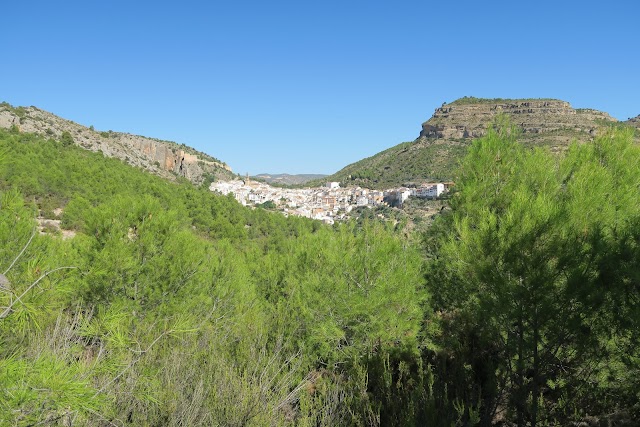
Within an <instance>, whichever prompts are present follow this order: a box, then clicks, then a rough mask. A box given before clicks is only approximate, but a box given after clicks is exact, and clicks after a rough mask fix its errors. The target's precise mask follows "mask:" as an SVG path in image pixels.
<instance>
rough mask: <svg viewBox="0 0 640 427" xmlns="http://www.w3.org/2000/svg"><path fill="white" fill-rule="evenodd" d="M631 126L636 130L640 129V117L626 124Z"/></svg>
mask: <svg viewBox="0 0 640 427" xmlns="http://www.w3.org/2000/svg"><path fill="white" fill-rule="evenodd" d="M625 123H626V124H628V125H629V126H633V127H635V128H638V129H640V115H638V116H636V117H633V118H631V119H629V120H627V121H626V122H625Z"/></svg>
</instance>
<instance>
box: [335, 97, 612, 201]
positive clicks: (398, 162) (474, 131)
mask: <svg viewBox="0 0 640 427" xmlns="http://www.w3.org/2000/svg"><path fill="white" fill-rule="evenodd" d="M499 113H503V114H506V115H507V116H509V117H510V118H511V121H512V123H513V124H514V125H516V126H517V127H519V128H520V130H521V131H522V135H521V137H520V140H521V141H522V142H523V143H524V144H526V145H532V146H533V145H538V146H548V147H550V148H551V149H552V150H554V151H557V150H563V149H565V148H566V147H567V146H568V144H569V143H570V142H571V141H572V140H578V141H582V142H586V141H591V140H592V139H593V138H594V136H595V135H596V133H597V132H598V129H599V128H600V127H602V126H603V125H610V124H613V123H616V122H617V120H616V119H614V118H612V117H611V116H610V115H609V114H607V113H603V112H600V111H597V110H592V109H574V108H573V107H571V105H570V104H569V103H568V102H565V101H560V100H556V99H482V98H472V97H465V98H461V99H458V100H456V101H454V102H451V103H449V104H443V105H442V107H440V108H437V109H436V111H435V113H434V114H433V116H432V117H431V118H430V119H429V120H428V121H426V122H424V123H423V124H422V131H421V132H420V135H419V137H418V138H417V139H416V140H415V141H412V142H405V143H402V144H399V145H396V146H395V147H391V148H389V149H387V150H385V151H382V152H381V153H378V154H376V155H374V156H372V157H368V158H366V159H363V160H360V161H358V162H356V163H353V164H351V165H348V166H346V167H345V168H343V169H342V170H340V171H338V172H337V173H335V174H333V175H330V176H328V177H326V180H327V181H340V182H342V183H343V184H345V185H360V186H363V187H369V188H378V189H383V188H389V187H393V186H400V185H405V184H408V183H412V182H421V181H425V180H449V179H452V178H453V175H454V170H455V167H456V164H457V163H458V161H459V160H460V159H461V158H462V156H463V155H464V153H465V152H466V149H467V147H468V146H469V145H470V144H471V142H472V141H473V140H474V139H476V138H478V137H481V136H483V135H484V134H485V132H486V129H487V126H488V125H489V123H491V121H492V120H493V119H494V118H495V117H496V115H498V114H499Z"/></svg>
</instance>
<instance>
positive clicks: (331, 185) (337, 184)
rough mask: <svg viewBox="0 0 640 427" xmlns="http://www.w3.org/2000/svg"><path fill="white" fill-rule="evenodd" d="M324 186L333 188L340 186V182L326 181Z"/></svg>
mask: <svg viewBox="0 0 640 427" xmlns="http://www.w3.org/2000/svg"><path fill="white" fill-rule="evenodd" d="M326 187H327V188H330V189H331V190H335V189H338V188H340V183H339V182H335V181H331V182H327V185H326Z"/></svg>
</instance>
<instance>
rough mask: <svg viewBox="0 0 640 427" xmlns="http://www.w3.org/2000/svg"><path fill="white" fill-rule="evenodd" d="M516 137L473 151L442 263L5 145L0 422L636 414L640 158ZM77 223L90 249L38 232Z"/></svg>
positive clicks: (80, 240)
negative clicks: (544, 146) (40, 219)
mask: <svg viewBox="0 0 640 427" xmlns="http://www.w3.org/2000/svg"><path fill="white" fill-rule="evenodd" d="M516 136H517V134H516V133H515V132H514V130H513V129H511V128H509V126H508V124H503V125H502V126H501V127H498V128H497V130H495V131H492V132H490V133H489V134H488V135H487V136H486V137H485V138H482V139H481V140H479V141H477V142H476V143H474V145H473V147H472V148H471V150H470V152H469V155H468V157H467V159H466V160H465V162H464V164H463V165H462V168H461V170H460V178H459V180H458V181H457V188H459V192H458V193H457V194H456V195H455V196H454V197H453V198H452V201H451V207H452V209H451V210H450V211H446V210H445V211H444V212H445V213H444V214H443V215H440V216H439V218H438V220H437V221H436V223H435V225H434V226H433V227H432V228H431V229H430V230H429V231H428V234H426V235H425V240H424V244H423V250H422V251H420V250H419V249H420V248H418V247H416V246H415V245H413V244H412V243H411V242H408V241H407V240H406V238H405V236H403V233H398V230H397V228H398V226H397V225H396V226H391V225H385V224H381V223H378V222H376V220H375V218H364V217H363V218H362V219H361V220H360V221H358V222H353V223H343V224H337V225H335V226H333V227H328V226H324V225H322V224H320V223H318V222H314V221H310V220H306V219H300V218H284V217H282V216H281V215H279V214H277V213H273V212H268V211H265V210H264V209H255V210H250V209H246V208H243V207H242V206H240V205H239V204H238V203H236V201H235V200H234V199H233V198H232V197H221V196H216V195H213V194H211V193H209V192H208V191H206V189H202V188H196V187H194V186H192V185H191V184H190V183H188V182H186V181H179V182H177V183H170V182H167V181H164V180H162V179H160V178H157V177H154V176H151V175H148V174H146V173H144V172H142V171H139V170H136V169H134V168H131V167H129V166H126V165H124V164H122V163H121V162H119V161H117V160H113V159H107V158H104V157H103V156H101V155H100V154H95V153H89V152H86V151H83V150H81V149H79V148H77V147H75V146H67V145H66V144H63V143H61V142H55V141H45V140H42V139H40V138H37V137H34V136H32V135H25V134H20V133H0V153H3V157H2V159H1V161H0V187H1V190H2V199H1V200H0V273H4V276H3V277H0V279H1V281H0V384H2V386H3V387H2V388H0V424H2V425H4V424H7V425H35V424H40V425H96V426H101V425H157V426H161V425H162V426H165V425H203V426H205V425H206V426H211V425H225V426H226V425H230V426H246V425H255V426H264V425H272V426H278V425H282V426H285V425H297V426H335V425H347V426H348V425H353V426H411V425H442V426H450V425H477V424H479V425H490V424H492V423H500V422H503V423H511V422H515V423H517V424H519V425H554V424H557V425H567V424H568V423H570V422H573V421H579V420H582V419H584V418H585V417H586V416H587V415H592V416H602V415H607V414H609V415H610V414H614V416H616V417H621V418H626V419H633V418H634V417H638V416H639V414H638V411H639V409H640V408H638V406H637V402H638V399H639V398H640V396H638V390H639V389H640V384H638V379H637V378H640V375H638V373H639V372H638V367H639V363H640V355H639V354H638V346H637V343H638V338H639V337H638V332H637V331H638V330H639V329H638V326H639V325H638V321H639V320H640V316H639V313H638V310H639V308H638V307H640V305H639V304H638V295H639V293H638V292H639V289H638V284H637V277H638V263H637V260H638V255H639V254H638V249H639V248H638V241H640V236H638V231H637V230H640V228H638V225H639V223H640V208H639V207H638V204H637V200H638V196H639V194H638V188H640V169H638V167H637V165H638V162H640V150H639V149H638V147H637V146H635V145H632V143H631V142H630V141H631V136H630V135H629V134H626V133H624V132H622V131H619V130H618V131H612V132H610V133H607V134H604V135H603V136H601V137H600V138H598V140H597V141H596V142H595V143H594V144H591V145H584V146H576V147H573V148H572V149H571V150H570V152H569V153H568V154H567V155H566V157H564V158H562V159H559V158H555V157H553V156H552V155H550V154H549V153H547V152H545V151H542V150H539V151H534V152H530V151H526V150H524V149H523V148H522V147H521V146H520V145H519V144H518V143H517V142H516ZM56 208H64V212H63V213H62V224H63V227H65V228H67V229H73V230H75V231H76V232H77V235H76V236H75V237H73V238H72V239H68V240H63V239H62V238H61V237H60V236H56V235H46V236H41V235H39V234H34V230H35V225H36V224H35V220H34V218H35V217H36V216H37V214H38V212H40V214H43V215H45V216H48V217H55V210H56ZM23 249H24V250H23Z"/></svg>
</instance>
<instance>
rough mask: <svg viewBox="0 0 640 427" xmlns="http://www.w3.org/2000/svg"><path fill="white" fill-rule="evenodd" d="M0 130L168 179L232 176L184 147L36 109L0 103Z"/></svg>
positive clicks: (197, 181) (207, 157)
mask: <svg viewBox="0 0 640 427" xmlns="http://www.w3.org/2000/svg"><path fill="white" fill-rule="evenodd" d="M0 128H6V129H10V128H15V129H16V130H18V131H21V132H30V133H35V134H39V135H42V136H44V137H47V138H52V139H58V140H62V141H63V142H67V143H75V144H77V145H79V146H81V147H83V148H85V149H87V150H91V151H100V152H102V153H103V154H104V155H105V156H108V157H116V158H118V159H121V160H123V161H125V162H126V163H128V164H130V165H133V166H138V167H141V168H143V169H145V170H147V171H149V172H151V173H154V174H156V175H160V176H163V177H165V178H169V179H175V177H177V176H183V177H185V178H187V179H188V180H190V181H192V182H193V183H195V184H200V183H201V182H203V181H204V180H205V179H207V178H209V179H211V178H215V179H229V178H231V177H233V176H234V174H233V172H232V171H231V168H230V167H229V166H227V165H226V164H225V163H224V162H222V161H220V160H218V159H216V158H214V157H212V156H210V155H208V154H205V153H201V152H199V151H197V150H195V149H193V148H191V147H188V146H186V145H184V144H177V143H175V142H171V141H163V140H160V139H155V138H147V137H144V136H138V135H131V134H128V133H121V132H113V131H106V132H99V131H96V130H94V129H93V127H90V128H88V127H86V126H82V125H80V124H78V123H74V122H72V121H70V120H66V119H63V118H61V117H58V116H56V115H54V114H52V113H49V112H47V111H44V110H40V109H39V108H36V107H13V106H11V105H10V104H8V103H6V102H4V103H1V104H0Z"/></svg>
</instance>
